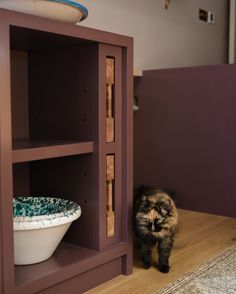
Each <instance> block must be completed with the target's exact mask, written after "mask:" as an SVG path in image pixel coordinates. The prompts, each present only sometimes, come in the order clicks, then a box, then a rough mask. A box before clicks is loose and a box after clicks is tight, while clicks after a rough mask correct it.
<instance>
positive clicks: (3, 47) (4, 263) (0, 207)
mask: <svg viewBox="0 0 236 294" xmlns="http://www.w3.org/2000/svg"><path fill="white" fill-rule="evenodd" d="M0 39H1V42H0V64H1V66H0V146H1V148H0V162H1V165H0V226H1V236H0V242H1V246H0V247H1V252H0V257H1V265H0V266H1V267H2V268H1V270H0V274H1V276H2V283H1V285H0V288H1V287H2V289H1V290H2V293H4V294H5V293H6V294H11V293H13V292H14V290H13V289H14V254H13V251H14V249H13V217H12V146H11V139H12V138H11V89H10V54H9V52H10V44H9V39H10V37H9V25H8V23H7V20H6V19H5V16H4V15H1V12H0Z"/></svg>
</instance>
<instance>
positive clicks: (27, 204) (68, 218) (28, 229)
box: [13, 197, 81, 265]
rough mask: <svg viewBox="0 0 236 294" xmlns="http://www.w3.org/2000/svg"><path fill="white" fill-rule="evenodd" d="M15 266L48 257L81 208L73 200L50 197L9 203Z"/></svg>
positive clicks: (29, 198)
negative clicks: (11, 213)
mask: <svg viewBox="0 0 236 294" xmlns="http://www.w3.org/2000/svg"><path fill="white" fill-rule="evenodd" d="M13 212H14V255H15V264H16V265H26V264H33V263H38V262H41V261H44V260H46V259H48V258H50V257H51V256H52V254H53V252H54V251H55V249H56V248H57V246H58V244H59V243H60V241H61V240H62V238H63V236H64V235H65V233H66V231H67V230H68V228H69V227H70V225H71V223H72V222H73V221H74V220H76V219H77V218H79V217H80V215H81V208H80V206H79V205H78V204H76V203H75V202H73V201H69V200H64V199H60V198H52V197H17V198H15V199H14V200H13Z"/></svg>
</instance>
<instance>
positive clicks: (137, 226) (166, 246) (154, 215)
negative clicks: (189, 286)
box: [134, 186, 178, 273]
mask: <svg viewBox="0 0 236 294" xmlns="http://www.w3.org/2000/svg"><path fill="white" fill-rule="evenodd" d="M136 193H137V194H136V200H135V203H134V230H135V235H136V239H137V243H138V248H139V250H140V253H141V258H142V262H143V267H144V268H146V269H147V268H150V267H151V253H152V249H153V247H154V246H156V247H157V251H158V253H159V262H158V264H157V268H158V269H159V271H160V272H163V273H167V272H169V269H170V266H169V256H170V253H171V249H172V245H173V242H174V236H175V231H176V227H177V223H178V212H177V209H176V206H175V204H174V201H173V200H172V198H171V197H170V196H169V195H168V194H167V193H165V192H163V191H161V190H158V189H155V188H150V187H145V186H141V187H140V188H139V189H138V190H137V191H136Z"/></svg>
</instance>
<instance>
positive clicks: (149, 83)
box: [134, 65, 236, 217]
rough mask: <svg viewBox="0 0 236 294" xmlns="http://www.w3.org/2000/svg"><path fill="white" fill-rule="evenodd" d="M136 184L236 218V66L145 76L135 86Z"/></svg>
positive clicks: (194, 207)
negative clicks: (137, 102)
mask: <svg viewBox="0 0 236 294" xmlns="http://www.w3.org/2000/svg"><path fill="white" fill-rule="evenodd" d="M135 84H136V85H135V92H136V93H135V94H136V95H137V96H138V97H139V100H140V110H139V111H138V112H136V113H135V115H134V183H135V186H137V185H139V184H148V185H154V186H158V187H160V188H162V189H172V190H174V191H176V197H177V204H178V206H179V207H181V208H185V209H192V210H199V211H204V212H209V213H214V214H220V215H227V216H232V217H236V209H235V207H236V66H235V65H220V66H207V67H196V68H180V69H165V70H151V71H145V73H144V76H143V77H142V78H141V79H140V80H137V81H136V83H135Z"/></svg>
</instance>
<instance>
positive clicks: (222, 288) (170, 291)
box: [155, 246, 236, 294]
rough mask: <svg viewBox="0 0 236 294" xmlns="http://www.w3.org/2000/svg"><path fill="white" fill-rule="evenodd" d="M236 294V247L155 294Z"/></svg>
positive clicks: (225, 251)
mask: <svg viewBox="0 0 236 294" xmlns="http://www.w3.org/2000/svg"><path fill="white" fill-rule="evenodd" d="M179 293H184V294H236V246H233V247H230V248H228V249H226V250H224V251H223V252H222V253H220V255H218V256H216V257H214V258H213V259H211V260H209V261H208V262H207V263H205V264H203V265H202V266H200V267H198V268H197V269H195V270H194V271H192V272H190V273H187V274H185V275H183V276H182V277H180V278H179V279H178V280H176V281H175V282H173V283H171V284H169V285H168V286H167V287H165V288H163V289H161V290H160V291H159V292H156V293H155V294H179Z"/></svg>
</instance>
